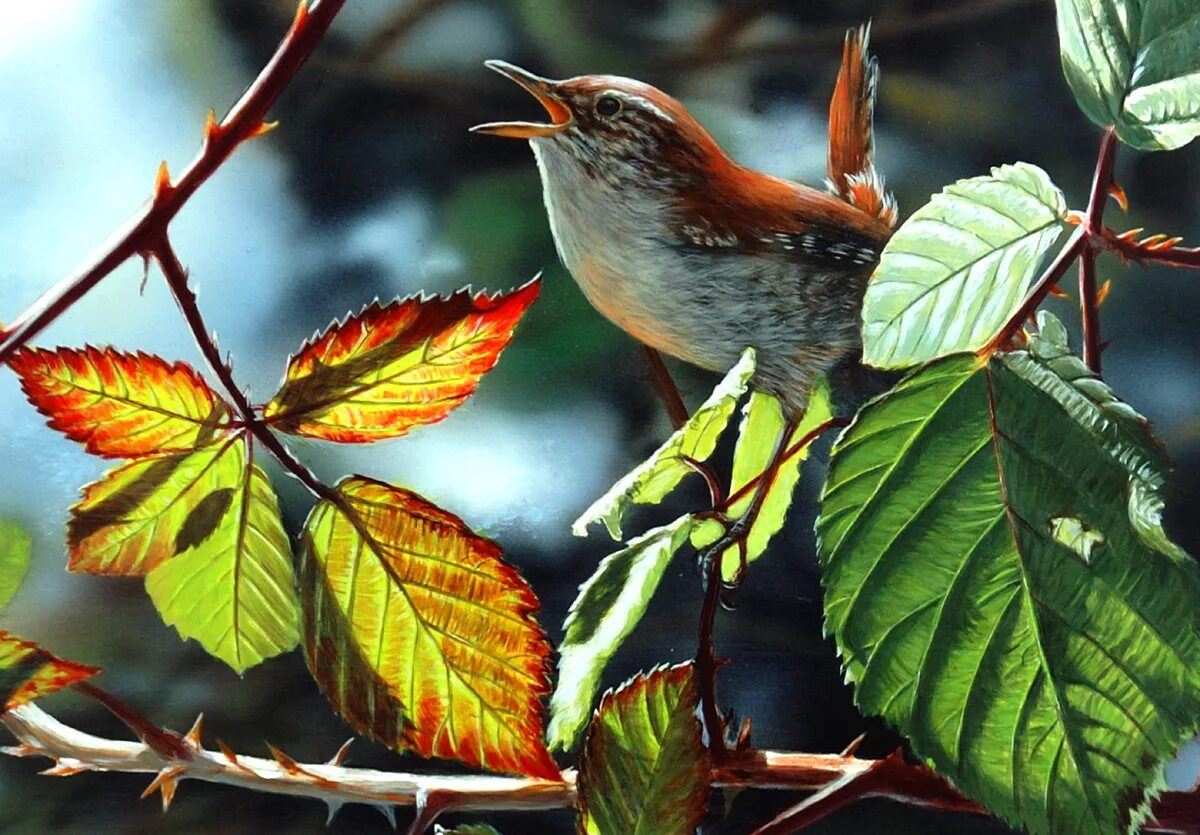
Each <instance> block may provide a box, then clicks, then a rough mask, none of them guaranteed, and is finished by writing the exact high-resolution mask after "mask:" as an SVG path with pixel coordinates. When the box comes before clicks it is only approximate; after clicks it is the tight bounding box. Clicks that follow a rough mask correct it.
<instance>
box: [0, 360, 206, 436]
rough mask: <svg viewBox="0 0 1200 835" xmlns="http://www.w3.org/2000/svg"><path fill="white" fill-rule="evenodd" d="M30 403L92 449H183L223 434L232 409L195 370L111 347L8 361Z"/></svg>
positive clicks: (62, 429) (55, 426) (60, 427)
mask: <svg viewBox="0 0 1200 835" xmlns="http://www.w3.org/2000/svg"><path fill="white" fill-rule="evenodd" d="M11 365H12V369H13V371H15V372H16V373H17V376H18V377H20V379H21V386H22V388H23V389H24V390H25V394H26V396H27V397H28V398H29V401H30V402H31V403H32V404H33V405H34V406H35V407H36V408H37V410H38V411H39V412H41V413H42V414H43V415H45V416H46V417H47V418H49V424H50V426H51V427H53V428H54V429H57V430H59V431H60V432H62V433H63V434H64V435H66V436H67V437H68V438H70V439H71V440H73V441H78V442H79V443H81V444H83V446H84V448H85V449H86V450H87V451H88V452H90V453H92V454H93V455H102V456H104V457H106V458H139V457H142V456H146V455H161V454H167V453H175V452H184V451H188V450H192V449H195V448H196V447H198V446H201V445H203V444H205V443H208V442H210V441H212V440H214V439H215V438H217V437H218V436H219V435H221V434H223V433H225V432H228V427H227V426H226V425H225V424H226V423H227V421H226V418H227V416H228V414H229V408H228V407H227V406H226V405H225V403H224V402H223V401H222V400H221V399H220V398H219V397H218V396H217V395H216V394H215V393H214V392H213V391H212V389H210V388H209V387H208V384H207V383H206V382H204V378H202V377H201V376H200V375H199V374H198V373H196V371H195V370H194V369H192V368H191V367H190V366H188V365H186V364H185V363H182V362H176V363H171V362H168V361H166V360H164V359H162V358H161V357H156V356H151V355H149V354H143V353H140V352H139V353H136V354H128V353H123V352H121V351H117V350H115V349H112V348H103V349H102V348H93V347H91V346H87V347H85V348H83V349H82V350H73V349H70V348H59V349H57V350H54V351H49V350H44V349H40V348H29V349H25V350H22V351H20V352H18V353H17V354H16V355H15V356H14V357H13V358H12V360H11Z"/></svg>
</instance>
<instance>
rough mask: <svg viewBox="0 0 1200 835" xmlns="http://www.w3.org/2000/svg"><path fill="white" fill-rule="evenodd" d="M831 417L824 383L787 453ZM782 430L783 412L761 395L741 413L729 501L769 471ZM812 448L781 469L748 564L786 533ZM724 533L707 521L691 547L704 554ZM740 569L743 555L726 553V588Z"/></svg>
mask: <svg viewBox="0 0 1200 835" xmlns="http://www.w3.org/2000/svg"><path fill="white" fill-rule="evenodd" d="M832 417H833V407H832V405H831V403H830V399H829V383H828V381H826V380H825V379H824V378H821V379H820V380H818V381H817V382H816V384H815V385H814V386H813V390H812V395H811V396H810V398H809V401H808V409H807V410H806V411H805V412H804V416H803V417H802V418H801V419H800V422H799V423H797V424H796V428H795V429H794V430H793V431H792V433H791V435H790V436H789V437H788V441H787V448H788V449H791V448H792V446H793V445H795V444H796V443H798V442H799V441H800V440H802V439H803V438H805V437H806V436H808V435H809V434H810V433H812V432H813V431H814V430H815V429H816V428H817V427H819V426H820V425H821V424H823V423H825V422H826V421H827V420H829V419H830V418H832ZM783 430H784V419H783V410H782V407H781V406H780V403H779V400H778V399H776V398H774V397H772V396H771V395H769V394H765V393H763V392H759V391H756V392H753V393H752V394H751V395H750V400H749V401H747V403H746V405H745V406H744V407H743V408H742V424H741V427H740V429H739V431H738V440H737V447H736V448H735V449H734V453H733V479H732V482H731V484H730V491H729V495H731V496H732V495H735V494H736V493H737V492H738V491H739V490H741V489H742V488H743V487H744V486H745V485H746V484H748V483H749V482H750V481H751V480H752V479H755V478H757V477H758V476H759V475H760V474H761V473H762V472H763V470H765V469H766V468H767V466H768V465H769V464H770V463H771V455H772V454H773V453H774V452H775V446H776V444H777V443H778V441H779V436H780V434H781V433H782V432H783ZM810 445H811V444H809V445H805V446H804V447H803V448H801V449H800V450H798V451H797V452H796V454H794V455H792V456H791V457H790V458H788V459H787V460H785V461H784V462H783V464H781V465H780V467H779V470H778V472H777V473H776V475H775V479H774V480H773V481H772V482H771V487H770V489H769V490H768V491H767V495H766V497H765V498H764V499H763V503H762V507H761V508H760V509H759V512H758V516H757V517H755V520H754V524H753V525H751V527H750V532H749V533H748V534H747V536H746V563H747V564H749V563H751V562H753V561H754V560H756V559H758V558H759V557H760V556H761V555H762V553H763V551H765V550H767V545H768V544H769V543H770V541H771V537H773V536H775V534H777V533H779V530H780V529H781V528H782V527H783V523H784V521H785V520H786V519H787V511H788V508H789V507H790V506H791V504H792V493H794V492H795V489H796V483H797V482H799V481H800V464H801V463H802V462H803V461H804V460H805V459H806V458H808V450H809V446H810ZM756 489H757V488H755V489H751V490H749V491H747V492H746V494H745V495H744V496H742V497H741V498H740V499H738V500H737V501H735V502H733V503H732V504H730V506H729V509H728V515H729V517H730V518H731V519H736V518H738V517H740V516H741V515H742V514H743V513H745V512H746V510H747V509H748V508H749V507H750V503H751V501H753V499H754V494H755V491H756ZM724 532H725V528H724V526H723V525H721V523H720V522H717V521H716V520H714V519H708V520H705V521H703V522H701V523H699V524H697V525H695V526H694V527H693V528H692V534H691V539H692V545H694V546H695V547H696V548H705V547H707V546H709V545H712V544H713V543H714V542H716V541H717V540H718V539H720V538H721V536H722V535H723V534H724ZM741 568H742V557H741V554H740V553H739V549H738V548H737V547H733V548H727V549H726V550H725V553H724V554H722V555H721V577H722V579H723V580H724V581H725V582H727V583H730V582H733V581H734V580H736V579H737V576H738V574H739V573H740V572H741Z"/></svg>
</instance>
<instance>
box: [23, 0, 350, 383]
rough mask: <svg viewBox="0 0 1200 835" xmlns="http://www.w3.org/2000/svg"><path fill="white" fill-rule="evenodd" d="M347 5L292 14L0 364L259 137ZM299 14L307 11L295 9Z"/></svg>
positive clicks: (338, 2)
mask: <svg viewBox="0 0 1200 835" xmlns="http://www.w3.org/2000/svg"><path fill="white" fill-rule="evenodd" d="M345 2H346V0H316V2H315V3H313V5H312V8H311V9H310V10H306V11H304V12H302V13H297V15H296V18H295V20H294V21H293V23H292V26H291V28H290V29H288V31H287V34H285V35H284V36H283V40H282V41H280V44H279V46H278V48H276V50H275V54H274V55H272V56H271V60H270V61H268V62H267V65H266V66H265V67H263V69H262V71H261V72H260V73H259V74H258V77H257V78H256V79H254V81H253V82H252V83H251V84H250V86H249V87H247V88H246V91H245V92H244V93H242V95H241V97H240V98H239V99H238V100H237V101H236V102H235V103H234V105H233V107H231V108H230V110H229V112H228V113H227V114H225V118H224V119H222V120H221V121H220V122H215V121H214V122H211V123H210V124H209V125H208V126H207V127H206V128H205V134H204V142H203V144H202V145H201V146H200V151H199V152H198V153H197V154H196V156H195V158H194V159H193V160H192V162H191V163H190V164H189V165H188V167H187V168H186V169H185V170H184V172H183V174H181V175H180V176H179V178H178V179H177V180H176V181H175V182H174V183H172V182H170V179H169V177H166V176H162V175H165V174H166V169H165V166H164V168H162V169H160V179H159V181H158V182H157V183H156V185H155V191H154V194H153V195H152V196H151V198H150V199H149V200H147V201H146V203H144V204H143V205H142V207H141V208H140V209H138V211H137V212H136V213H134V215H133V216H132V217H130V218H129V220H127V221H126V222H125V224H124V225H122V226H121V227H120V228H119V229H118V230H117V231H116V232H114V233H113V235H112V236H111V237H110V238H109V239H108V240H107V241H105V242H104V243H103V244H101V246H100V248H99V249H98V250H96V252H95V253H93V254H92V255H91V256H90V257H89V258H88V259H87V260H86V261H84V263H83V264H82V265H80V266H79V267H77V268H76V270H75V271H74V272H73V273H71V274H70V275H68V276H67V277H66V278H64V279H63V280H62V281H60V282H59V283H58V284H56V285H54V286H53V287H51V288H50V289H49V290H47V291H46V292H45V293H43V294H42V295H41V297H40V298H38V300H37V301H35V302H34V303H33V305H32V306H30V307H29V309H28V310H26V311H25V312H24V313H21V314H20V315H19V316H17V318H16V319H14V320H13V321H12V322H11V323H9V324H8V326H7V329H6V330H4V331H3V332H2V333H0V365H3V364H4V363H5V362H6V361H7V360H8V359H9V357H11V356H12V355H13V354H14V353H16V351H18V350H19V349H20V348H22V347H23V346H24V345H26V344H27V343H28V342H29V341H30V340H31V339H33V338H34V337H35V336H37V335H38V334H39V333H41V332H42V330H44V329H45V328H46V327H47V326H48V325H50V323H52V322H53V321H54V320H55V319H57V318H58V317H59V316H61V315H62V314H63V313H65V312H66V311H67V310H69V309H70V308H71V306H72V305H74V304H75V303H76V302H77V301H79V300H80V299H81V298H83V297H84V296H85V295H87V294H88V292H90V291H91V290H92V288H93V287H95V286H96V285H97V284H99V283H100V282H101V280H103V279H104V278H105V277H106V276H108V275H110V274H111V273H112V272H113V270H115V269H116V268H117V267H119V266H120V265H121V264H123V263H124V262H125V261H127V260H128V259H129V258H131V257H132V256H134V255H137V254H139V253H141V252H142V251H143V250H145V249H146V248H147V244H148V243H151V242H153V241H154V240H155V239H156V238H161V237H162V236H163V235H165V234H166V230H167V227H168V226H169V225H170V223H171V221H172V220H173V219H174V218H175V216H176V215H177V214H178V213H179V210H180V209H182V208H183V206H184V205H185V204H186V203H187V201H188V200H189V199H190V198H191V196H192V195H193V194H195V193H196V190H197V189H199V188H200V186H202V185H203V184H204V183H205V182H206V181H207V180H208V178H209V177H211V176H212V175H213V174H214V173H215V172H216V171H217V169H218V168H220V167H221V166H222V165H223V164H224V163H225V161H226V160H227V159H229V157H230V156H231V155H232V154H233V152H234V150H236V149H237V147H238V146H239V145H241V144H242V143H243V142H245V141H246V140H248V139H252V138H254V137H255V136H257V135H259V134H261V133H262V132H263V130H264V128H265V125H264V122H263V120H264V118H265V116H266V114H267V111H268V110H270V108H271V105H273V104H274V103H275V100H276V99H277V98H279V94H280V93H282V92H283V90H284V88H285V87H286V86H287V85H288V82H290V81H291V80H292V77H293V76H295V74H296V72H297V71H298V70H299V69H300V67H301V66H303V64H304V62H305V61H306V60H307V59H308V57H309V55H310V54H312V51H313V49H314V48H315V47H316V45H317V44H318V43H319V42H320V40H321V38H322V37H323V36H324V34H325V32H326V31H327V30H328V29H329V26H330V25H331V24H332V23H333V19H334V17H335V16H336V15H337V13H338V11H340V10H341V8H342V6H343V5H344V4H345ZM301 8H302V9H304V8H305V7H303V6H302V7H301Z"/></svg>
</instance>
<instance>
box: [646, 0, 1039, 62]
mask: <svg viewBox="0 0 1200 835" xmlns="http://www.w3.org/2000/svg"><path fill="white" fill-rule="evenodd" d="M1034 5H1040V3H1038V2H1037V0H976V2H973V3H951V4H946V5H945V6H944V7H942V8H937V9H933V10H931V11H929V12H926V13H924V14H896V15H892V16H888V17H881V18H877V19H876V20H875V22H874V23H873V24H872V28H871V40H872V42H873V43H875V44H877V45H878V44H880V43H883V42H885V41H890V40H902V39H904V38H907V37H910V36H912V35H926V34H929V33H933V32H937V31H939V30H945V29H953V28H955V27H957V26H961V25H963V24H968V23H969V24H975V23H978V22H979V20H981V19H983V18H987V17H992V16H996V15H1001V14H1008V13H1011V12H1014V11H1017V10H1020V9H1023V8H1025V7H1027V6H1034ZM851 25H854V24H852V23H843V24H833V25H831V26H817V27H811V28H806V29H805V30H804V32H803V33H802V34H799V35H796V36H794V37H789V38H783V39H780V40H777V41H772V42H769V43H761V44H747V45H744V46H738V45H736V44H731V43H727V44H726V45H725V46H724V48H719V47H718V48H714V49H712V50H709V51H708V52H707V53H702V52H697V51H695V50H692V49H688V50H687V51H686V52H683V53H675V54H672V55H668V56H667V57H666V58H665V59H664V63H665V64H667V65H668V66H672V67H678V68H684V69H697V68H700V67H712V66H719V65H721V64H729V63H737V62H741V61H754V60H761V59H763V58H788V59H794V58H795V57H796V56H797V55H809V54H812V53H814V52H817V51H820V50H829V51H833V50H835V49H836V50H837V51H839V52H840V51H841V48H842V37H843V36H844V35H845V34H846V30H847V29H848V28H850V26H851Z"/></svg>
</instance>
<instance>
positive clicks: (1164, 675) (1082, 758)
mask: <svg viewBox="0 0 1200 835" xmlns="http://www.w3.org/2000/svg"><path fill="white" fill-rule="evenodd" d="M1043 325H1044V327H1043V334H1045V333H1046V332H1047V331H1049V332H1051V333H1053V334H1061V333H1062V331H1061V325H1057V323H1056V322H1052V321H1051V320H1049V318H1048V317H1045V316H1043ZM1046 325H1048V326H1049V327H1045V326H1046ZM1165 478H1166V465H1165V463H1164V460H1163V457H1162V455H1161V451H1160V450H1159V448H1158V447H1157V445H1156V443H1155V442H1154V441H1153V439H1152V437H1151V435H1150V433H1149V430H1148V427H1147V426H1146V424H1145V421H1144V420H1143V419H1142V418H1140V416H1138V415H1136V413H1134V412H1133V410H1132V409H1130V408H1129V407H1128V406H1126V405H1125V404H1123V403H1121V402H1120V401H1118V400H1116V399H1115V398H1114V397H1113V396H1112V394H1111V392H1110V391H1109V390H1108V389H1107V388H1106V387H1105V386H1104V385H1103V383H1101V382H1100V381H1099V380H1097V379H1096V378H1094V377H1092V376H1091V375H1090V374H1089V373H1088V372H1087V370H1086V368H1085V367H1083V366H1082V363H1080V361H1079V360H1078V359H1077V358H1075V357H1073V356H1070V355H1068V354H1067V353H1066V351H1065V346H1064V345H1063V344H1062V343H1057V344H1054V343H1052V342H1051V341H1049V340H1041V341H1035V343H1034V345H1033V347H1032V353H1027V352H1018V353H1013V354H1009V355H1006V356H1000V357H995V358H993V359H992V360H991V361H990V362H988V363H986V364H983V363H981V361H980V360H978V359H977V358H975V357H974V356H953V357H949V358H947V359H944V360H941V361H938V362H935V363H932V364H930V365H929V366H927V367H925V368H924V369H922V370H920V371H919V372H917V373H915V374H913V375H912V376H911V377H909V378H908V379H906V380H905V381H904V382H902V383H901V384H900V385H898V386H897V387H896V388H895V389H894V390H893V391H892V392H890V393H889V394H888V395H886V396H885V397H883V398H881V399H880V400H878V401H876V402H874V403H873V404H871V405H869V406H868V407H866V408H865V409H864V410H863V411H862V412H861V413H860V415H859V417H858V418H857V419H856V422H855V423H854V425H853V426H852V427H851V428H850V429H849V430H847V431H846V432H845V433H844V434H843V436H842V438H841V439H839V441H838V443H837V445H836V447H835V449H834V453H833V459H832V461H831V465H830V472H829V477H828V481H827V483H826V487H825V491H824V495H823V497H822V502H821V515H820V518H819V520H818V535H819V543H818V547H819V555H820V559H821V564H822V568H823V583H824V586H825V601H826V618H827V628H828V630H829V631H830V632H831V633H832V634H833V635H834V637H835V638H836V639H837V643H838V648H839V651H840V653H841V655H842V659H843V662H844V665H845V669H846V674H847V677H848V678H849V679H851V680H853V681H854V682H855V690H856V699H857V702H858V704H859V705H860V707H861V708H862V709H863V710H864V711H865V712H867V713H870V714H878V715H882V716H884V717H885V718H887V719H888V720H889V721H891V722H892V723H893V724H895V725H896V726H897V727H898V728H899V729H900V730H902V731H903V732H904V733H905V734H906V735H907V736H908V737H909V739H910V740H911V741H912V745H913V749H914V751H916V752H917V753H918V754H919V755H920V756H922V757H925V758H927V759H928V760H929V761H930V762H931V763H932V764H933V765H934V766H935V767H936V768H937V769H938V770H939V771H940V772H942V773H943V774H945V775H947V776H948V777H950V779H951V780H953V781H954V783H955V785H957V786H958V787H959V788H960V789H962V790H963V791H964V792H965V793H966V794H968V795H970V796H972V797H974V798H976V799H978V800H980V801H982V802H983V803H985V804H987V806H988V807H989V808H990V809H991V810H993V811H994V812H995V813H997V814H998V815H1000V816H1001V817H1003V818H1004V819H1005V820H1007V821H1009V822H1011V823H1014V824H1018V825H1021V826H1024V827H1026V828H1027V829H1028V830H1029V831H1031V832H1034V833H1072V832H1079V833H1118V832H1126V831H1130V830H1131V828H1132V827H1134V826H1135V825H1136V824H1137V822H1138V821H1139V820H1141V818H1142V817H1143V816H1144V814H1145V810H1146V803H1145V801H1146V799H1147V793H1148V792H1150V791H1153V790H1155V789H1156V787H1157V786H1158V780H1159V775H1160V772H1161V765H1162V763H1163V762H1164V760H1165V759H1167V758H1169V757H1170V756H1171V755H1172V752H1173V751H1174V750H1175V749H1176V747H1177V746H1178V745H1179V744H1180V742H1181V741H1182V740H1183V739H1185V738H1187V737H1188V736H1190V735H1191V734H1193V733H1194V732H1195V730H1196V725H1197V716H1198V715H1200V681H1198V680H1197V678H1198V673H1200V624H1198V620H1197V618H1198V615H1197V613H1198V612H1200V583H1198V581H1197V572H1196V568H1195V565H1194V564H1193V562H1192V560H1191V558H1190V557H1189V556H1188V555H1186V554H1185V553H1183V552H1182V551H1180V549H1179V548H1178V547H1177V546H1175V545H1174V544H1173V543H1171V542H1170V541H1169V540H1168V539H1167V538H1166V535H1165V533H1164V532H1163V531H1162V528H1161V524H1160V518H1159V517H1160V513H1161V507H1162V502H1161V499H1160V498H1159V496H1160V492H1161V490H1162V488H1163V484H1164V482H1165ZM1064 518H1066V519H1074V520H1078V522H1079V524H1080V525H1081V526H1085V527H1086V529H1087V530H1089V531H1091V532H1092V534H1093V535H1092V538H1091V545H1090V546H1089V551H1088V554H1087V558H1084V556H1083V555H1081V553H1080V551H1079V549H1078V548H1076V547H1072V546H1071V544H1069V543H1066V542H1064V541H1063V536H1062V533H1063V530H1062V520H1063V519H1064ZM1098 538H1102V540H1103V541H1102V543H1101V542H1100V539H1098Z"/></svg>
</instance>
